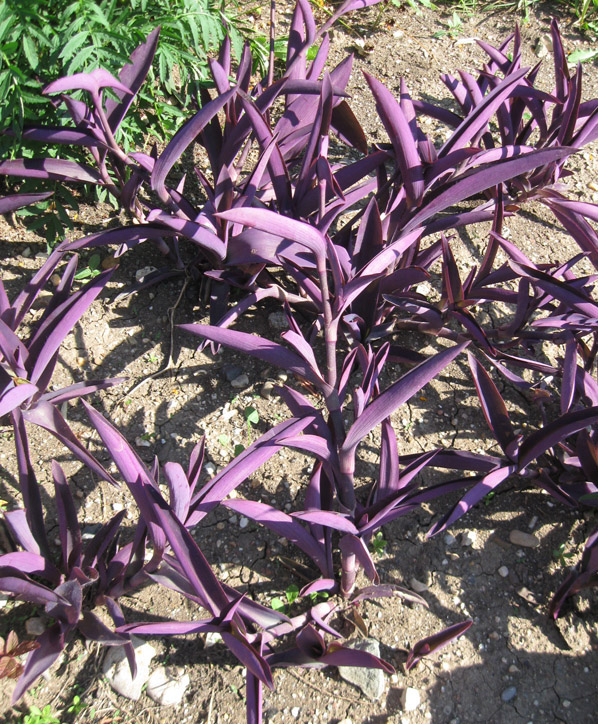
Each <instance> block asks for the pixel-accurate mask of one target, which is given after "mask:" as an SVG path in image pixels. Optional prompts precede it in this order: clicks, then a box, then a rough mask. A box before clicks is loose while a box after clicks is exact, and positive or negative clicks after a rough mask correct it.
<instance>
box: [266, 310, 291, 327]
mask: <svg viewBox="0 0 598 724" xmlns="http://www.w3.org/2000/svg"><path fill="white" fill-rule="evenodd" d="M268 324H269V325H270V327H271V328H272V329H275V330H277V331H278V332H283V331H284V330H285V329H288V328H289V320H288V319H287V315H286V314H285V313H284V312H272V314H269V315H268Z"/></svg>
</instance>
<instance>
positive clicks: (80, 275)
mask: <svg viewBox="0 0 598 724" xmlns="http://www.w3.org/2000/svg"><path fill="white" fill-rule="evenodd" d="M101 264H102V257H101V256H100V255H99V254H92V255H91V256H90V257H89V261H88V262H87V266H86V267H83V269H81V270H80V271H78V272H77V273H76V274H75V279H76V280H77V281H82V280H83V279H93V278H94V277H97V275H98V274H99V273H100V271H101Z"/></svg>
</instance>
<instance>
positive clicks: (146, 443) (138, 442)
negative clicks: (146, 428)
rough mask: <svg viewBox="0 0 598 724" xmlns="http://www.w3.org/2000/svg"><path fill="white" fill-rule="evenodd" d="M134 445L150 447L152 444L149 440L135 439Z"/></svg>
mask: <svg viewBox="0 0 598 724" xmlns="http://www.w3.org/2000/svg"><path fill="white" fill-rule="evenodd" d="M135 445H137V447H151V445H152V444H151V442H150V441H149V440H144V439H143V438H142V437H136V438H135Z"/></svg>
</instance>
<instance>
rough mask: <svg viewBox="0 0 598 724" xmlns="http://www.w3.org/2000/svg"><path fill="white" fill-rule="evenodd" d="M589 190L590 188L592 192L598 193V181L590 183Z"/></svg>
mask: <svg viewBox="0 0 598 724" xmlns="http://www.w3.org/2000/svg"><path fill="white" fill-rule="evenodd" d="M588 188H589V189H590V190H591V191H598V182H597V181H590V183H589V184H588Z"/></svg>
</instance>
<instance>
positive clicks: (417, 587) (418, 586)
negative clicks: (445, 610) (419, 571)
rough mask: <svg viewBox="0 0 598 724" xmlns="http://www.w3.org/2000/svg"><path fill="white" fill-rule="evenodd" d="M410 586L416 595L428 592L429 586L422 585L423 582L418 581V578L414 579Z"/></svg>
mask: <svg viewBox="0 0 598 724" xmlns="http://www.w3.org/2000/svg"><path fill="white" fill-rule="evenodd" d="M409 585H410V586H411V589H412V590H413V591H415V592H416V593H423V592H424V591H427V590H428V586H427V585H426V584H425V583H422V581H418V580H417V578H412V579H411V580H410V581H409Z"/></svg>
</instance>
